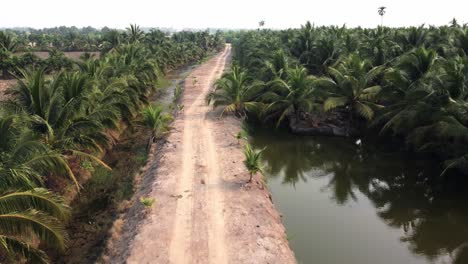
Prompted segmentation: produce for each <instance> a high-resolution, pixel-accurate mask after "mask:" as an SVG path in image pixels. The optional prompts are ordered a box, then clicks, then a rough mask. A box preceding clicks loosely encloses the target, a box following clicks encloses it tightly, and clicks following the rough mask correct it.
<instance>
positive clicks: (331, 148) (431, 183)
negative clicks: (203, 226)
mask: <svg viewBox="0 0 468 264" xmlns="http://www.w3.org/2000/svg"><path fill="white" fill-rule="evenodd" d="M250 141H251V144H252V145H253V146H254V147H256V148H263V147H265V146H267V149H266V150H265V152H264V153H263V161H264V163H265V167H266V168H265V170H266V174H267V175H268V177H278V176H279V175H284V178H283V179H282V182H283V184H291V185H294V186H295V185H296V184H300V182H301V181H303V182H307V181H308V179H310V178H318V177H326V178H327V179H328V184H327V185H326V186H324V187H323V188H322V190H324V191H326V192H329V193H330V195H331V197H332V199H333V200H334V201H335V202H336V203H337V204H339V205H345V204H347V203H349V202H359V201H356V200H357V198H356V197H357V196H356V192H360V193H362V194H364V195H365V196H366V197H367V198H368V199H369V200H370V201H371V202H372V204H373V205H374V206H375V208H376V213H377V215H378V216H379V217H380V218H381V219H382V220H383V221H384V222H385V223H386V224H387V225H389V226H391V227H394V228H400V229H401V231H402V236H401V240H402V241H404V242H406V243H408V247H409V249H410V250H411V251H412V252H413V253H415V254H418V255H423V256H426V257H427V259H428V260H429V261H430V262H435V263H439V262H440V261H441V259H447V258H448V259H449V262H451V263H454V264H461V263H468V204H467V203H465V201H466V200H467V198H468V197H466V195H461V194H460V192H454V191H452V190H447V189H448V188H446V187H444V184H442V183H443V179H440V177H439V176H438V175H439V172H440V171H439V169H438V164H437V162H434V161H424V160H417V159H415V158H414V157H411V156H409V155H406V154H404V153H384V152H381V151H378V150H377V149H375V147H373V146H372V144H367V145H366V144H365V142H364V143H363V144H362V145H356V144H354V142H352V141H350V140H346V139H339V138H326V137H320V138H319V137H297V136H293V135H289V134H284V133H280V132H277V133H273V132H271V131H262V130H258V129H256V131H255V132H254V134H253V137H252V138H251V139H250ZM465 193H466V191H465Z"/></svg>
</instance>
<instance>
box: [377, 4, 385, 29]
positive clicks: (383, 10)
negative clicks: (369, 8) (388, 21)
mask: <svg viewBox="0 0 468 264" xmlns="http://www.w3.org/2000/svg"><path fill="white" fill-rule="evenodd" d="M385 9H387V8H386V7H385V6H381V7H379V9H378V11H377V12H378V13H379V16H380V18H381V23H380V25H381V26H383V16H384V15H385V12H386V10H385Z"/></svg>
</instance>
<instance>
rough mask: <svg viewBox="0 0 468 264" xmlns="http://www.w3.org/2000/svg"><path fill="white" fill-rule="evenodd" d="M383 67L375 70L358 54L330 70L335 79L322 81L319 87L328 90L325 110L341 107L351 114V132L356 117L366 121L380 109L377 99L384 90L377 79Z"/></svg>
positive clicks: (319, 82) (322, 79)
mask: <svg viewBox="0 0 468 264" xmlns="http://www.w3.org/2000/svg"><path fill="white" fill-rule="evenodd" d="M383 69H384V68H383V67H382V66H379V67H372V65H371V64H370V62H369V61H367V60H363V59H361V58H360V57H359V56H358V55H355V54H353V55H350V56H349V57H347V58H345V59H343V60H342V61H341V62H340V63H339V64H338V65H337V66H336V67H330V68H329V74H330V76H331V77H332V78H321V79H320V80H319V81H318V84H319V85H321V86H322V87H326V88H327V92H328V98H327V99H326V100H325V102H324V104H323V108H324V110H325V111H330V110H332V109H335V108H338V107H342V108H345V109H346V110H347V111H348V112H349V123H348V129H349V128H350V126H351V122H352V119H353V116H354V115H358V116H360V117H363V118H365V119H367V120H371V119H372V118H373V117H374V109H375V108H380V107H381V106H380V105H378V104H377V103H376V102H375V100H376V97H377V95H378V94H379V92H380V90H381V87H380V85H376V83H375V79H376V78H377V76H378V75H379V74H381V73H382V72H383Z"/></svg>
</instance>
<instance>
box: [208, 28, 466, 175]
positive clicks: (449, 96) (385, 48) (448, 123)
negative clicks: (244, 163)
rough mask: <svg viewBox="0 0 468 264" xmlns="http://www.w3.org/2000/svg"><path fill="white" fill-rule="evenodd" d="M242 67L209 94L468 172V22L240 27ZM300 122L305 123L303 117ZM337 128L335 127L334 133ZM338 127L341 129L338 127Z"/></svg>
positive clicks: (231, 107) (270, 118)
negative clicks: (273, 28)
mask: <svg viewBox="0 0 468 264" xmlns="http://www.w3.org/2000/svg"><path fill="white" fill-rule="evenodd" d="M226 39H227V40H228V41H231V42H232V43H233V48H234V53H235V54H234V66H233V70H232V71H231V72H229V73H227V74H225V75H224V77H223V78H222V79H220V80H219V82H218V84H217V88H216V91H214V92H213V93H211V94H210V95H209V98H208V100H209V101H213V102H214V104H215V105H225V112H234V113H235V114H237V115H238V116H243V117H255V118H258V119H260V120H262V121H264V122H267V123H273V124H276V125H277V126H280V125H283V124H289V125H290V126H293V125H296V124H297V123H301V124H304V123H305V124H306V125H307V126H309V127H317V128H320V127H324V126H331V127H333V130H330V131H332V132H333V131H344V132H343V133H342V134H341V135H345V136H363V135H366V134H374V135H378V136H379V137H380V138H382V139H385V140H386V141H387V142H389V141H391V142H399V143H400V145H401V146H402V148H405V149H407V150H410V151H415V152H425V153H430V154H433V155H436V156H437V157H438V158H440V159H441V160H442V161H444V162H443V163H442V168H443V169H445V170H444V171H443V173H442V174H445V173H446V172H448V171H451V172H452V171H455V170H457V169H458V170H459V171H463V172H467V170H466V166H467V165H468V162H467V158H468V152H467V148H466V145H467V143H468V119H467V115H466V113H467V110H468V105H467V99H468V90H467V88H468V27H467V26H466V25H465V26H460V25H458V24H457V22H456V21H455V20H454V21H453V22H452V23H451V24H450V25H449V26H442V27H432V26H431V27H427V26H420V27H410V28H387V27H378V28H376V29H363V28H354V29H348V28H346V27H315V26H313V25H311V24H310V23H307V24H305V25H304V26H302V27H301V28H300V29H289V30H282V31H271V30H256V31H247V32H240V33H231V34H229V35H228V36H227V38H226ZM297 120H299V121H300V122H298V121H297ZM332 132H330V134H334V133H332ZM335 134H338V133H335Z"/></svg>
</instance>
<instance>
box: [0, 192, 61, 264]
mask: <svg viewBox="0 0 468 264" xmlns="http://www.w3.org/2000/svg"><path fill="white" fill-rule="evenodd" d="M68 218H69V208H68V206H67V205H66V204H65V202H64V201H63V199H62V198H61V197H59V196H57V195H55V194H53V193H51V192H49V191H47V190H46V189H41V188H35V189H31V190H27V191H16V192H15V191H6V190H3V191H2V192H1V194H0V251H2V252H3V254H2V255H4V256H6V257H7V258H8V259H9V260H10V261H12V262H14V263H23V262H24V261H26V262H28V263H49V261H48V258H47V255H46V254H45V253H44V251H42V250H41V249H39V248H38V245H42V246H47V247H49V248H51V249H55V250H59V251H63V250H64V249H65V246H66V242H67V236H66V234H65V231H64V227H63V224H62V222H63V221H66V220H67V219H68Z"/></svg>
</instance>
